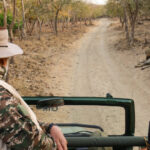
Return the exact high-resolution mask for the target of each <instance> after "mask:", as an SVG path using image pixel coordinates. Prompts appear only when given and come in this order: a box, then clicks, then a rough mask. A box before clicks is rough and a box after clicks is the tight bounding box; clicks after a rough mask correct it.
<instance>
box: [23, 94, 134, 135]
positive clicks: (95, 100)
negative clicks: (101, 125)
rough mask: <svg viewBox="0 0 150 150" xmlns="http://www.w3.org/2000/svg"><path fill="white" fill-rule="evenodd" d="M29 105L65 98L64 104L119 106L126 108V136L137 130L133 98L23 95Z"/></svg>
mask: <svg viewBox="0 0 150 150" xmlns="http://www.w3.org/2000/svg"><path fill="white" fill-rule="evenodd" d="M23 99H24V100H25V101H26V102H27V103H28V104H29V105H37V104H38V103H39V102H40V101H44V100H50V101H51V100H55V99H56V100H57V99H63V100H64V105H97V106H118V107H123V108H124V109H125V133H124V136H133V135H134V131H135V109H134V101H133V100H132V99H122V98H113V97H109V98H108V97H106V98H104V97H49V96H44V97H23Z"/></svg>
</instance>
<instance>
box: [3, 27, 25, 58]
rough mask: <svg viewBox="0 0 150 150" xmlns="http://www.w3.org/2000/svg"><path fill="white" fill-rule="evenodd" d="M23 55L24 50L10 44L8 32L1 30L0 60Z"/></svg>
mask: <svg viewBox="0 0 150 150" xmlns="http://www.w3.org/2000/svg"><path fill="white" fill-rule="evenodd" d="M19 54H23V50H22V49H21V48H20V47H19V46H17V45H16V44H12V43H9V42H8V30H7V29H0V58H8V57H11V56H15V55H19Z"/></svg>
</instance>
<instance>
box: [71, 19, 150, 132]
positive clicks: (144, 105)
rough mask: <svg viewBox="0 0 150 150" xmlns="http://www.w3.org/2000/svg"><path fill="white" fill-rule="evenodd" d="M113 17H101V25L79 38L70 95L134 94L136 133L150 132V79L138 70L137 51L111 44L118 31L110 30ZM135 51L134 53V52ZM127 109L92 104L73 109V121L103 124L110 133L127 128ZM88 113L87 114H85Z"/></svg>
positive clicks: (129, 96)
mask: <svg viewBox="0 0 150 150" xmlns="http://www.w3.org/2000/svg"><path fill="white" fill-rule="evenodd" d="M110 24H111V21H110V20H107V19H102V20H101V21H100V24H99V26H97V27H95V28H94V29H92V30H91V31H90V32H89V33H87V34H85V35H84V37H83V38H82V39H81V40H80V48H79V49H78V53H77V57H76V61H74V62H75V65H74V69H73V70H74V72H73V78H72V83H73V84H72V85H73V87H72V88H71V87H70V88H71V91H70V93H71V94H70V95H73V96H101V97H104V96H105V95H106V93H111V94H112V95H113V97H122V98H132V99H134V100H135V109H136V135H147V130H148V129H147V128H148V121H149V119H150V117H149V112H150V107H149V104H150V90H149V88H150V86H149V84H148V83H149V82H148V81H149V80H148V79H147V78H146V77H145V76H144V74H143V72H142V73H141V70H136V69H135V68H134V64H136V63H137V58H136V55H135V54H136V52H131V51H126V52H119V51H118V52H117V51H116V50H115V47H112V45H110V42H111V41H112V37H113V36H114V34H115V32H112V31H111V32H110V29H109V26H110ZM134 53H135V54H134ZM123 115H124V110H123V109H121V108H107V109H104V107H102V108H101V107H100V108H99V107H93V108H87V107H86V108H84V107H80V108H78V110H77V109H75V108H72V109H71V110H70V115H69V116H70V117H69V118H70V120H73V121H74V122H78V121H79V120H80V122H84V123H95V124H99V125H101V126H102V127H103V128H104V129H105V130H106V131H107V132H108V133H109V134H113V133H123V132H124V130H123V129H124V118H123V117H122V116H123ZM85 116H87V117H85Z"/></svg>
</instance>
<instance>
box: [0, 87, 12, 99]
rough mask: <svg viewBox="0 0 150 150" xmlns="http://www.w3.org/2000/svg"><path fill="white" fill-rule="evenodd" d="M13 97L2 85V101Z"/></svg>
mask: <svg viewBox="0 0 150 150" xmlns="http://www.w3.org/2000/svg"><path fill="white" fill-rule="evenodd" d="M11 96H12V94H11V93H10V92H9V91H8V90H7V89H5V88H4V87H3V86H2V85H0V100H2V99H1V98H4V97H11Z"/></svg>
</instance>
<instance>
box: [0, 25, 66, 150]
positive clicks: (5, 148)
mask: <svg viewBox="0 0 150 150" xmlns="http://www.w3.org/2000/svg"><path fill="white" fill-rule="evenodd" d="M19 54H23V51H22V49H21V48H20V47H18V46H17V45H15V44H12V43H9V42H8V31H7V29H3V28H0V77H1V79H3V77H5V76H6V73H7V70H8V63H9V58H10V57H12V56H15V55H19ZM1 79H0V150H52V149H56V145H57V149H58V150H67V141H66V139H65V137H64V136H63V134H62V132H61V130H60V129H59V127H57V126H56V125H54V124H50V125H49V124H44V123H39V122H38V121H37V119H36V116H35V114H34V112H33V111H32V110H31V109H30V107H29V106H28V105H27V104H26V103H25V102H24V101H23V99H22V98H21V96H20V95H19V94H18V93H17V92H16V90H15V89H14V88H13V87H12V86H10V85H9V84H7V83H6V82H4V81H2V80H1ZM55 143H56V144H55Z"/></svg>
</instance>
